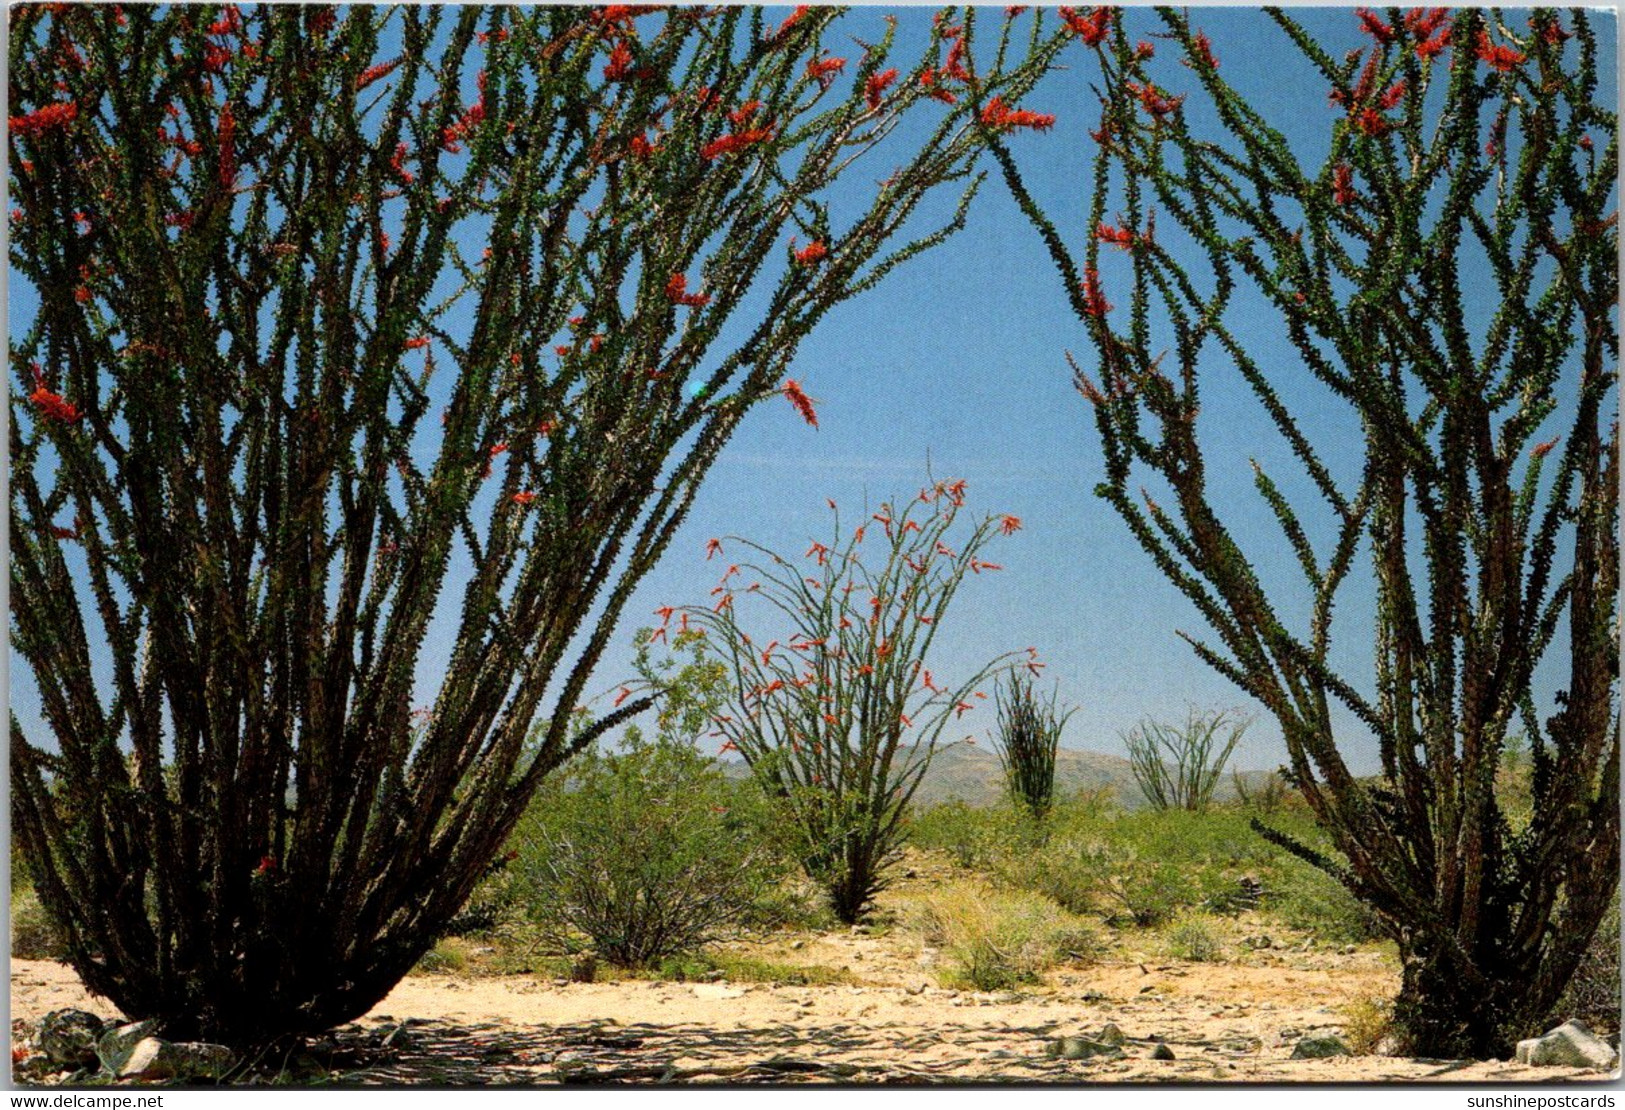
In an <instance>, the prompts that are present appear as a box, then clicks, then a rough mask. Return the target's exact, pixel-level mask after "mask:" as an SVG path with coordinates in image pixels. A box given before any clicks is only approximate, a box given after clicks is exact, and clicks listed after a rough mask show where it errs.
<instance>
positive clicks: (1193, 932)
mask: <svg viewBox="0 0 1625 1110" xmlns="http://www.w3.org/2000/svg"><path fill="white" fill-rule="evenodd" d="M1167 942H1168V952H1169V954H1170V955H1173V956H1176V957H1178V958H1179V959H1181V960H1193V961H1195V962H1197V963H1212V962H1214V961H1215V960H1218V959H1220V958H1222V957H1223V955H1224V945H1223V944H1222V943H1221V942H1220V941H1219V937H1218V934H1217V933H1216V932H1215V931H1214V928H1213V922H1212V921H1211V920H1210V919H1208V918H1205V917H1203V916H1201V915H1199V914H1192V915H1189V916H1187V917H1183V918H1180V919H1179V920H1178V921H1176V922H1175V923H1174V924H1173V926H1172V927H1171V928H1169V930H1168V935H1167Z"/></svg>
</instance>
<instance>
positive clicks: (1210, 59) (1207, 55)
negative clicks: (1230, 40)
mask: <svg viewBox="0 0 1625 1110" xmlns="http://www.w3.org/2000/svg"><path fill="white" fill-rule="evenodd" d="M1192 45H1193V47H1194V49H1193V51H1192V53H1194V54H1195V55H1196V57H1198V58H1200V59H1201V60H1202V64H1203V65H1205V66H1207V67H1209V68H1210V69H1218V68H1219V59H1217V58H1215V57H1214V56H1213V43H1212V42H1211V41H1210V40H1209V39H1208V37H1207V34H1206V33H1205V32H1202V31H1198V32H1196V38H1195V39H1194V40H1193V44H1192Z"/></svg>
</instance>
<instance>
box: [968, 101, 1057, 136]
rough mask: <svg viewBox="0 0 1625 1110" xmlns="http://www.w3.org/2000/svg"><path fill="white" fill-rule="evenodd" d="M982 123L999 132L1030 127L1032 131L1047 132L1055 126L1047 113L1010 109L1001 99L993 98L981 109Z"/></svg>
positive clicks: (1051, 116) (1053, 117) (1053, 120)
mask: <svg viewBox="0 0 1625 1110" xmlns="http://www.w3.org/2000/svg"><path fill="white" fill-rule="evenodd" d="M982 123H983V124H984V125H985V126H987V127H995V128H998V129H1000V130H1010V129H1013V128H1017V127H1030V128H1032V129H1033V130H1034V131H1048V130H1049V129H1050V128H1051V127H1054V126H1055V116H1054V115H1052V114H1050V113H1047V112H1029V111H1027V110H1026V109H1025V108H1011V107H1008V106H1007V105H1006V104H1005V103H1004V100H1003V99H1002V98H1000V97H997V96H995V97H994V98H993V99H992V100H990V101H988V102H987V107H985V108H983V109H982Z"/></svg>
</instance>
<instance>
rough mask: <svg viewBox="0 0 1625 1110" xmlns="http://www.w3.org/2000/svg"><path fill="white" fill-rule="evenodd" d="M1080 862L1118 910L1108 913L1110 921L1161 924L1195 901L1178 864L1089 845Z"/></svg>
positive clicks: (1108, 846) (1102, 843) (1125, 849)
mask: <svg viewBox="0 0 1625 1110" xmlns="http://www.w3.org/2000/svg"><path fill="white" fill-rule="evenodd" d="M1080 863H1081V864H1082V866H1083V868H1084V869H1085V871H1086V873H1088V874H1089V875H1090V876H1091V880H1090V881H1091V882H1092V884H1093V886H1094V888H1095V889H1096V890H1097V891H1098V892H1099V894H1100V896H1101V898H1102V899H1103V900H1104V901H1105V902H1106V903H1107V904H1108V905H1110V906H1112V907H1115V909H1116V910H1117V911H1120V912H1116V913H1112V914H1111V917H1112V918H1113V919H1119V920H1120V919H1123V918H1126V919H1127V920H1128V921H1129V922H1131V923H1133V924H1135V925H1139V926H1142V927H1149V926H1154V925H1161V924H1162V923H1163V922H1165V921H1167V920H1168V919H1169V918H1171V917H1173V915H1174V914H1175V913H1176V912H1178V911H1179V910H1180V909H1183V908H1184V907H1186V906H1190V905H1192V904H1194V903H1195V902H1196V900H1197V897H1196V893H1195V892H1196V887H1195V885H1194V884H1193V883H1192V881H1191V878H1190V876H1189V875H1187V874H1186V872H1185V871H1184V870H1183V869H1181V868H1180V867H1179V866H1178V865H1177V864H1175V863H1171V862H1169V861H1167V860H1159V859H1149V858H1146V857H1144V856H1142V855H1140V854H1139V853H1137V852H1136V851H1135V850H1134V849H1133V848H1131V847H1127V846H1125V845H1123V844H1120V843H1114V842H1105V841H1096V842H1094V843H1092V844H1089V845H1087V846H1085V847H1084V849H1083V852H1082V855H1081V857H1080Z"/></svg>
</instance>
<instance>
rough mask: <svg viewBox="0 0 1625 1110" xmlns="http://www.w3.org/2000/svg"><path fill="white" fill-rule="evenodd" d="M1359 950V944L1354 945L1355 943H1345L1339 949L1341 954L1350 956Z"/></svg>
mask: <svg viewBox="0 0 1625 1110" xmlns="http://www.w3.org/2000/svg"><path fill="white" fill-rule="evenodd" d="M1359 950H1360V948H1359V945H1355V944H1345V945H1344V946H1343V947H1342V949H1341V951H1342V954H1343V955H1345V956H1352V955H1354V954H1355V953H1356V952H1358V951H1359Z"/></svg>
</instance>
